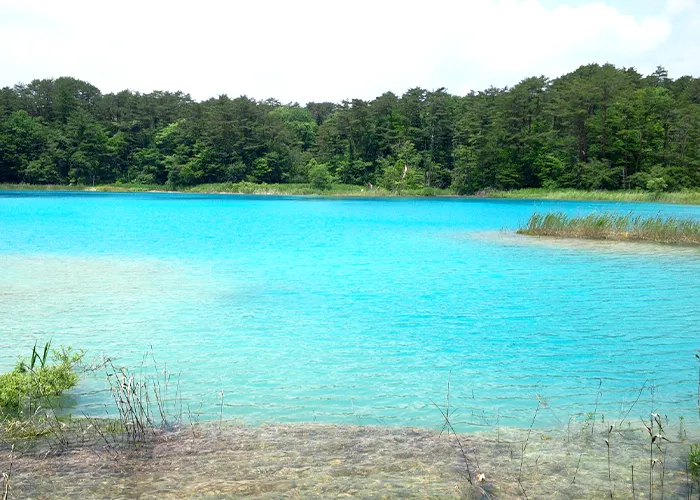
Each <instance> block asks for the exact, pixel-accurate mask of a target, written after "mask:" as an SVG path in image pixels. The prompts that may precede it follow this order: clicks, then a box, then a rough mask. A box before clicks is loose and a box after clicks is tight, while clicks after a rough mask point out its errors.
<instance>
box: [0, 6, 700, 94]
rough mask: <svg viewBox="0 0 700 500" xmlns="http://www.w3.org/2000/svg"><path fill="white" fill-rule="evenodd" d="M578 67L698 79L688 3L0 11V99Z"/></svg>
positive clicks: (248, 89) (376, 82)
mask: <svg viewBox="0 0 700 500" xmlns="http://www.w3.org/2000/svg"><path fill="white" fill-rule="evenodd" d="M589 62H599V63H605V62H611V63H613V64H616V65H617V66H628V67H629V66H634V67H636V68H637V69H638V70H639V71H641V72H642V73H645V74H647V73H650V72H651V71H653V70H654V69H655V68H656V66H657V65H663V66H665V67H666V68H667V69H668V70H669V73H670V76H671V77H673V78H677V77H679V76H682V75H684V74H693V75H694V76H700V5H698V3H697V2H696V1H695V0H618V1H612V0H608V1H607V2H600V1H598V2H591V1H588V0H569V1H566V2H558V1H556V0H500V1H498V0H461V1H458V0H452V1H450V0H432V1H430V2H414V1H412V0H399V1H394V0H353V1H352V2H340V1H338V0H335V1H334V0H255V1H252V0H247V1H240V0H233V1H217V0H198V1H196V2H178V1H177V0H170V1H167V2H166V1H149V0H139V1H135V0H122V1H119V2H101V1H99V0H86V1H82V0H60V1H59V0H0V87H2V86H8V85H9V86H12V85H14V84H16V83H18V82H24V83H29V82H30V81H31V80H33V79H35V78H56V77H59V76H74V77H76V78H80V79H83V80H87V81H88V82H90V83H92V84H93V85H95V86H97V87H98V88H100V90H102V92H103V93H108V92H116V91H119V90H123V89H125V88H130V89H132V90H137V91H141V92H150V91H152V90H170V91H175V90H182V91H184V92H188V93H190V94H191V95H192V97H194V98H195V99H207V98H209V97H215V96H217V95H219V94H224V93H226V94H228V95H229V96H232V97H234V96H238V95H241V94H246V95H248V96H250V97H254V98H256V99H265V98H268V97H275V98H277V99H279V100H280V101H282V102H292V101H298V102H300V103H302V104H303V103H306V102H307V101H335V102H338V101H340V100H342V99H344V98H353V97H358V98H363V99H372V98H374V97H376V96H378V95H380V94H381V93H383V92H385V91H387V90H392V91H394V92H395V93H397V94H399V95H400V94H402V93H403V92H404V91H405V90H406V89H408V88H410V87H416V86H420V87H424V88H429V89H432V88H437V87H447V88H448V90H449V91H450V92H452V93H455V94H464V93H467V92H468V91H469V90H470V89H474V90H482V89H484V88H487V87H489V86H491V85H495V86H499V87H503V86H506V85H514V84H516V83H517V82H518V81H520V80H522V79H523V78H525V77H528V76H533V75H540V74H544V75H545V76H548V77H556V76H559V75H561V74H563V73H567V72H569V71H572V70H574V69H576V68H577V67H578V66H580V65H582V64H587V63H589Z"/></svg>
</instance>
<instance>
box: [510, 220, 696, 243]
mask: <svg viewBox="0 0 700 500" xmlns="http://www.w3.org/2000/svg"><path fill="white" fill-rule="evenodd" d="M517 232H518V233H519V234H525V235H530V236H555V237H563V238H584V239H602V240H622V241H649V242H653V243H665V244H677V245H700V221H697V220H695V219H690V218H685V219H684V218H679V217H662V216H661V215H656V216H652V217H645V216H641V215H635V214H634V213H633V212H629V213H627V214H625V215H619V214H614V213H610V212H603V213H592V214H589V215H586V216H583V217H576V216H570V215H567V214H564V213H561V212H550V213H546V214H541V213H534V214H532V216H531V217H530V219H529V220H528V221H527V224H525V226H523V227H521V228H519V229H518V231H517Z"/></svg>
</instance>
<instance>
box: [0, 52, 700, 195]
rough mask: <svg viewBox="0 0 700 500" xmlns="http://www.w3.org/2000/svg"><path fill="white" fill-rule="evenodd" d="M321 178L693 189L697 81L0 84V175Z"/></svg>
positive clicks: (466, 188)
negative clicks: (381, 85) (284, 98)
mask: <svg viewBox="0 0 700 500" xmlns="http://www.w3.org/2000/svg"><path fill="white" fill-rule="evenodd" d="M220 182H231V183H239V182H250V183H268V184H272V183H311V184H312V185H314V186H316V187H317V188H319V189H324V188H328V187H329V186H330V185H331V184H332V183H342V184H356V185H369V184H371V185H373V186H381V187H383V188H385V189H388V190H391V191H401V190H404V189H418V188H452V189H454V190H455V191H456V192H458V193H461V194H468V193H474V192H477V191H480V190H484V189H498V190H510V189H519V188H538V187H545V188H576V189H609V190H613V189H643V190H649V191H654V192H662V191H675V190H681V189H684V188H698V187H700V78H693V77H690V76H684V77H681V78H678V79H677V80H673V79H671V78H669V77H668V74H667V72H666V70H664V69H663V68H661V67H659V68H658V69H657V70H656V71H655V72H654V73H653V74H651V75H648V76H643V75H641V74H640V73H639V72H637V71H636V70H635V69H633V68H617V67H615V66H613V65H610V64H606V65H602V66H601V65H598V64H590V65H587V66H582V67H580V68H578V69H577V70H576V71H573V72H572V73H569V74H566V75H564V76H562V77H560V78H557V79H554V80H550V79H548V78H546V77H544V76H539V77H531V78H526V79H524V80H523V81H521V82H520V83H518V84H517V85H515V86H513V87H510V88H493V87H492V88H489V89H486V90H484V91H481V92H471V93H469V94H467V95H465V96H457V95H452V94H450V93H448V92H447V90H446V89H444V88H439V89H434V90H426V89H422V88H412V89H410V90H408V91H406V92H405V93H404V94H403V95H401V96H398V95H395V94H394V93H392V92H387V93H384V94H382V95H381V96H379V97H377V98H376V99H374V100H371V101H365V100H361V99H351V100H345V101H342V102H341V103H330V102H310V103H307V104H306V105H305V106H301V105H299V104H297V103H291V104H282V103H281V102H279V101H277V100H275V99H267V100H262V101H257V100H254V99H251V98H248V97H246V96H240V97H236V98H230V97H228V96H226V95H221V96H219V97H216V98H211V99H208V100H206V101H202V102H197V101H195V100H193V99H192V98H191V97H190V96H189V95H188V94H185V93H182V92H164V91H156V92H151V93H148V94H145V93H139V92H134V91H130V90H124V91H121V92H118V93H109V94H102V93H101V92H100V90H99V89H98V88H96V87H95V86H93V85H91V84H90V83H87V82H85V81H81V80H78V79H75V78H68V77H62V78H56V79H43V80H34V81H32V82H31V83H29V84H17V85H15V86H14V87H5V88H3V89H1V90H0V183H29V184H66V185H67V184H81V185H95V184H106V183H128V184H149V185H151V184H160V185H168V186H172V187H183V186H194V185H198V184H204V183H220Z"/></svg>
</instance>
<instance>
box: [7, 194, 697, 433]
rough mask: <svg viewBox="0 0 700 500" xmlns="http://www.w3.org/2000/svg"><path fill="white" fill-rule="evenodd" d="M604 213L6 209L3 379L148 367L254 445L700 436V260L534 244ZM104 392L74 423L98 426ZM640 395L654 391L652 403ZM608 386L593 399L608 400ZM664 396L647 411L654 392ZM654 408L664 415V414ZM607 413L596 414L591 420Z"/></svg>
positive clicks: (229, 204)
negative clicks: (540, 228)
mask: <svg viewBox="0 0 700 500" xmlns="http://www.w3.org/2000/svg"><path fill="white" fill-rule="evenodd" d="M547 210H557V211H564V212H567V213H571V214H587V213H590V212H591V211H594V210H595V211H603V210H610V211H616V212H627V211H630V210H634V211H635V212H636V213H639V214H656V213H661V214H662V215H675V216H684V217H694V218H697V219H700V207H696V206H680V205H662V204H628V203H604V202H549V201H536V200H526V201H525V200H471V199H470V200H461V199H338V198H334V199H324V198H304V197H264V196H261V197H253V196H226V195H211V196H208V195H207V196H205V195H202V196H199V195H178V194H135V193H127V194H106V193H56V192H0V370H6V369H8V368H10V367H11V366H12V365H13V363H14V361H15V359H16V357H17V356H19V355H26V354H28V352H30V351H31V347H32V346H33V344H34V343H35V342H38V343H40V344H43V342H45V341H46V340H48V339H53V343H54V345H58V344H66V345H72V346H75V347H80V348H83V349H85V350H86V351H87V357H88V359H91V358H93V357H96V356H98V355H99V354H100V353H104V354H105V355H108V356H111V357H116V358H117V363H118V364H123V365H129V366H132V367H133V366H138V365H139V364H140V362H141V359H142V355H143V353H144V352H145V351H147V350H149V349H150V348H151V346H152V348H153V350H154V352H155V355H156V358H157V360H158V362H159V363H160V364H161V366H162V365H167V368H168V370H169V371H171V372H176V373H178V372H179V373H180V389H181V391H182V398H183V402H184V406H185V407H187V406H188V405H189V407H190V408H191V409H192V411H196V410H197V411H198V410H199V409H200V408H201V412H202V413H203V414H204V416H203V417H202V418H218V417H219V412H220V411H222V407H221V403H222V400H221V393H222V391H223V413H224V417H225V418H235V419H241V420H243V421H245V422H247V423H250V424H258V423H261V422H270V421H283V422H287V421H317V422H331V423H335V422H337V423H360V424H371V425H411V426H424V427H432V428H434V427H438V428H439V426H440V423H441V416H440V414H439V412H438V411H437V410H436V408H435V407H434V406H433V404H432V403H431V400H432V401H435V402H436V403H438V404H444V402H445V396H446V389H447V384H448V381H449V382H450V396H451V398H450V399H451V405H452V407H453V409H456V410H457V413H456V414H455V422H456V423H457V424H458V426H459V428H460V429H465V430H467V429H475V428H487V427H493V426H494V425H496V422H497V423H498V424H497V425H500V426H516V427H527V426H529V425H530V423H531V421H532V417H533V412H534V410H535V408H536V407H537V405H538V401H540V404H541V410H540V412H539V414H538V417H537V424H538V425H551V426H563V425H566V423H567V421H568V420H569V418H570V416H571V415H574V416H575V418H577V419H581V420H582V419H584V418H585V415H586V414H587V413H588V412H593V411H594V410H595V411H596V412H597V413H598V414H603V415H605V416H606V418H610V419H616V418H618V419H619V418H621V416H623V415H624V414H625V413H626V412H627V411H628V410H629V408H630V407H631V405H632V403H633V402H634V401H635V400H636V399H637V397H638V395H639V394H640V389H641V388H642V387H643V386H644V387H645V389H644V390H643V391H642V392H641V396H639V398H640V399H639V402H638V403H637V405H636V406H635V407H634V408H633V412H632V416H634V418H635V419H638V417H639V415H644V416H648V413H649V410H650V409H651V408H652V404H653V408H654V409H656V410H658V411H661V412H663V413H665V414H667V415H669V417H670V418H677V417H678V416H684V417H686V418H688V420H691V419H694V420H693V422H695V424H697V423H698V422H697V419H698V408H697V398H698V392H697V391H698V362H697V360H696V359H695V357H694V354H695V352H696V349H698V348H700V251H698V250H694V249H679V248H672V247H660V246H651V245H643V244H642V245H634V244H619V243H617V244H616V243H590V242H582V241H570V242H564V241H551V240H542V239H531V238H527V237H520V236H516V235H514V234H513V231H514V230H515V228H516V227H517V226H518V225H519V224H520V223H524V222H525V221H526V220H527V218H528V217H529V215H530V214H531V213H532V212H533V211H547ZM103 378H104V376H103V375H100V376H98V375H97V374H94V375H91V376H88V377H87V379H86V380H85V381H84V382H83V383H82V384H81V386H80V388H79V390H78V393H77V395H76V396H75V401H74V404H75V405H76V408H79V409H85V410H86V411H89V412H91V413H93V414H98V415H99V414H104V405H105V404H107V403H109V395H108V394H107V393H106V392H105V391H104V386H105V384H104V381H103ZM645 384H646V385H645ZM599 386H600V395H599V396H597V394H598V392H599V389H598V388H599ZM651 388H653V391H652V390H650V389H651ZM652 398H653V403H652ZM596 400H598V405H597V409H596Z"/></svg>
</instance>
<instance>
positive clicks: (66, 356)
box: [0, 342, 83, 420]
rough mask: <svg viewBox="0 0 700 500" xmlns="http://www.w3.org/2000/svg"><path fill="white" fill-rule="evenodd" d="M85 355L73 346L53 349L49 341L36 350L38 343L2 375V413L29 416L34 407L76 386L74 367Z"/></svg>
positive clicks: (0, 399) (0, 385)
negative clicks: (72, 347)
mask: <svg viewBox="0 0 700 500" xmlns="http://www.w3.org/2000/svg"><path fill="white" fill-rule="evenodd" d="M49 355H50V359H49ZM82 358H83V352H82V351H77V352H76V351H73V350H72V349H71V348H70V347H60V348H59V349H51V342H47V343H46V345H45V346H44V348H43V349H41V350H37V346H36V345H35V346H34V348H33V349H32V354H31V357H30V358H25V359H20V360H19V361H18V362H17V364H16V365H15V368H14V370H12V371H11V372H9V373H4V374H2V375H0V415H2V416H3V417H5V418H6V419H11V420H17V419H19V420H21V419H23V418H26V417H30V416H31V415H32V414H33V409H36V408H38V407H39V406H40V405H46V404H49V403H50V401H51V399H52V398H56V397H58V396H61V395H62V394H63V393H64V392H65V391H68V390H70V389H72V388H73V387H75V386H76V385H77V384H78V374H77V373H76V372H75V370H74V368H75V365H77V364H78V363H79V362H80V361H81V360H82Z"/></svg>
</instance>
